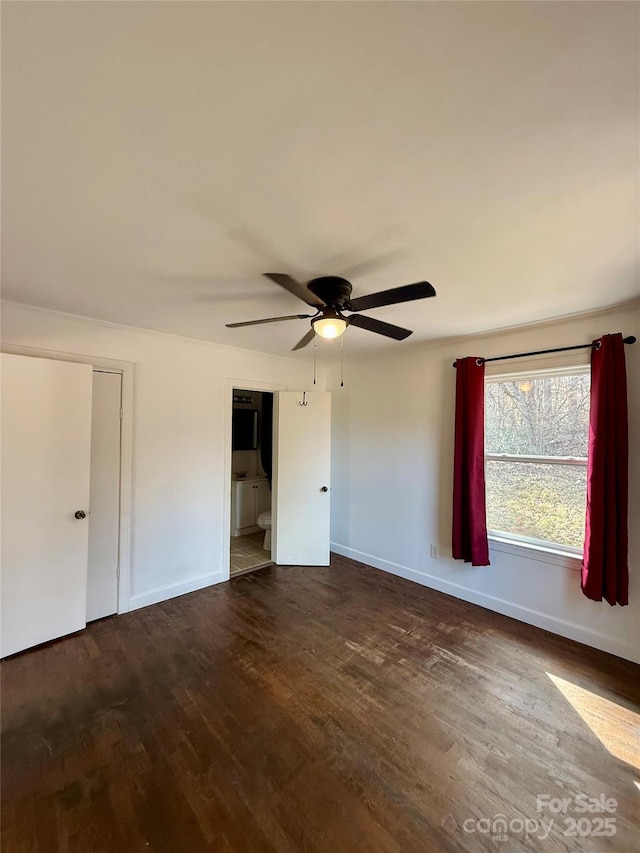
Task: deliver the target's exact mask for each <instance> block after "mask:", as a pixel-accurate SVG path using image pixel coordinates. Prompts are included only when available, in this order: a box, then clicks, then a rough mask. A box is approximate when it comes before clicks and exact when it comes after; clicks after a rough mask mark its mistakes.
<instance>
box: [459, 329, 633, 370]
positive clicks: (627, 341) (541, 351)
mask: <svg viewBox="0 0 640 853" xmlns="http://www.w3.org/2000/svg"><path fill="white" fill-rule="evenodd" d="M636 340H637V339H636V336H635V335H628V337H626V338H623V339H622V342H623V343H624V344H635V342H636ZM594 347H595V348H598V349H599V348H600V344H599V343H595V344H576V345H575V346H573V347H555V348H554V349H539V350H535V351H534V352H515V353H513V354H512V355H495V356H494V357H493V358H479V359H477V362H478V364H486V362H488V361H505V360H506V359H508V358H526V357H527V356H532V355H546V354H547V353H550V352H568V350H572V349H594ZM453 366H454V367H457V366H458V362H457V361H454V362H453Z"/></svg>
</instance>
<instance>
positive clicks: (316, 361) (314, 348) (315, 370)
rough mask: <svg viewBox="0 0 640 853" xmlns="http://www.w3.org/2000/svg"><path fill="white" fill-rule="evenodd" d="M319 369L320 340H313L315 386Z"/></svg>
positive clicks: (315, 338)
mask: <svg viewBox="0 0 640 853" xmlns="http://www.w3.org/2000/svg"><path fill="white" fill-rule="evenodd" d="M317 369H318V338H317V337H315V336H314V338H313V384H314V385H315V384H316V373H317Z"/></svg>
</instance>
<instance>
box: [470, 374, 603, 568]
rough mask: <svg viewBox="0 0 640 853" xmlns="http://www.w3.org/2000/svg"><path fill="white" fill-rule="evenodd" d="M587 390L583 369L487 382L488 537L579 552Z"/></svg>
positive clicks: (584, 470) (583, 487) (585, 447)
mask: <svg viewBox="0 0 640 853" xmlns="http://www.w3.org/2000/svg"><path fill="white" fill-rule="evenodd" d="M589 386H590V376H589V368H588V367H577V368H563V369H560V370H547V371H543V372H535V373H534V372H530V373H529V372H528V373H517V374H516V373H514V374H509V375H501V376H495V377H494V376H489V377H487V379H486V395H485V436H486V438H485V478H486V494H487V528H488V531H489V536H490V538H499V539H501V540H511V541H512V542H514V543H518V544H521V545H529V546H534V547H537V548H543V549H544V548H546V549H549V550H554V551H561V552H564V553H567V554H574V555H581V554H582V549H583V541H584V526H585V508H586V479H587V444H588V438H589Z"/></svg>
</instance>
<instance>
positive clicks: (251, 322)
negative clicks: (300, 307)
mask: <svg viewBox="0 0 640 853" xmlns="http://www.w3.org/2000/svg"><path fill="white" fill-rule="evenodd" d="M308 317H313V314H289V315H288V316H287V317H267V319H266V320H245V322H244V323H227V324H226V326H227V329H239V328H240V326H260V325H261V324H262V323H279V322H280V320H305V319H307V318H308Z"/></svg>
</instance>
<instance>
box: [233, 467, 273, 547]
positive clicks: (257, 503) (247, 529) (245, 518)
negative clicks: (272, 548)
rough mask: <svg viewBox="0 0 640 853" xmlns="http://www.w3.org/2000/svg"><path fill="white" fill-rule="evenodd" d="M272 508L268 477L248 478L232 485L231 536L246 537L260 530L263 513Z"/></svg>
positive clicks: (236, 481) (235, 481)
mask: <svg viewBox="0 0 640 853" xmlns="http://www.w3.org/2000/svg"><path fill="white" fill-rule="evenodd" d="M270 508H271V490H270V489H269V482H268V481H267V479H266V477H250V478H249V477H248V478H247V479H243V480H234V481H233V483H232V484H231V535H232V536H244V534H245V533H255V532H256V531H258V530H260V528H259V527H258V524H257V521H258V516H259V515H260V513H261V512H266V511H267V510H268V509H270Z"/></svg>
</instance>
